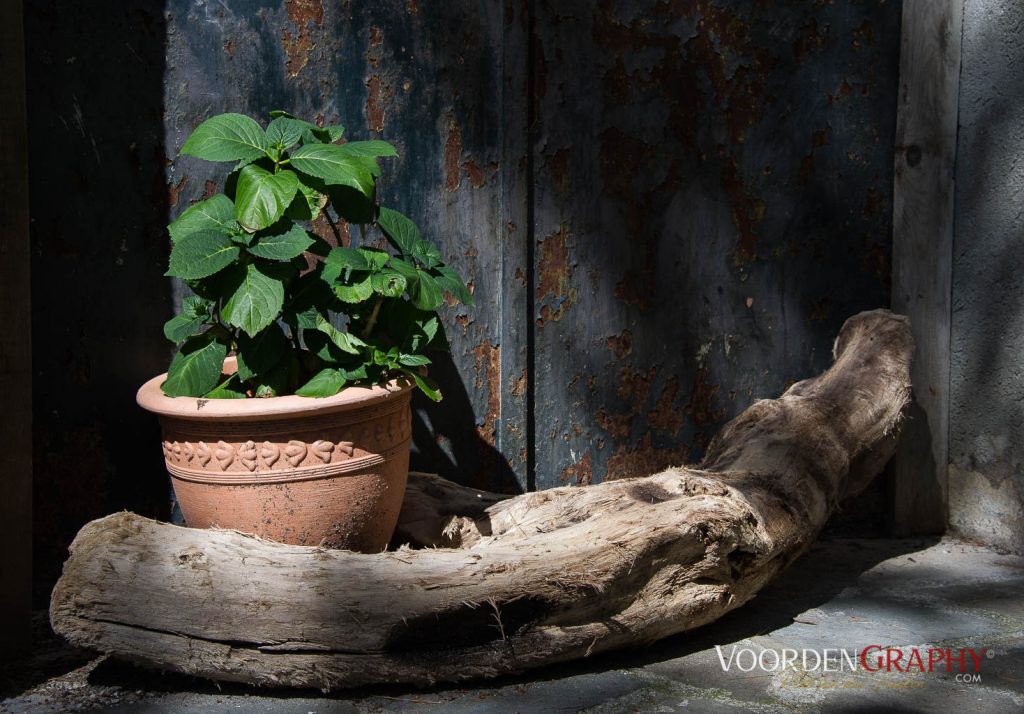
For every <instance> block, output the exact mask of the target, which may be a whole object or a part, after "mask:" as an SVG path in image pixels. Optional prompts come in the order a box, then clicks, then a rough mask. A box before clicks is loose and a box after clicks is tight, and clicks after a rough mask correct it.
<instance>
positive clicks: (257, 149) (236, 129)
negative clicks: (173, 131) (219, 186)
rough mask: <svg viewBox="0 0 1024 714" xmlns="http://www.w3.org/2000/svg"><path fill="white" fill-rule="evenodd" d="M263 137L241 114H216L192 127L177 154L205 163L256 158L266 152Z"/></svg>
mask: <svg viewBox="0 0 1024 714" xmlns="http://www.w3.org/2000/svg"><path fill="white" fill-rule="evenodd" d="M267 148H268V144H267V136H266V134H264V133H263V129H261V128H260V125H259V124H257V123H256V122H255V121H254V120H253V119H250V118H249V117H247V116H245V115H244V114H219V115H217V116H215V117H210V118H209V119H207V120H206V121H204V122H203V123H202V124H200V125H199V126H197V127H196V129H195V131H193V132H192V136H190V137H189V138H188V141H186V142H185V145H184V146H183V147H181V153H183V154H188V155H189V156H195V157H196V158H198V159H206V160H207V161H239V160H242V159H256V158H259V157H260V156H261V155H263V154H265V153H266V152H267Z"/></svg>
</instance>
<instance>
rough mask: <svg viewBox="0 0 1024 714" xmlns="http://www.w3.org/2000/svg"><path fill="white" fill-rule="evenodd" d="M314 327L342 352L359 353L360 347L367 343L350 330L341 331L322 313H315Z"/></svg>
mask: <svg viewBox="0 0 1024 714" xmlns="http://www.w3.org/2000/svg"><path fill="white" fill-rule="evenodd" d="M316 329H318V330H319V331H320V332H322V333H324V334H325V335H327V337H329V338H330V340H331V342H333V343H334V344H335V345H336V346H337V347H338V349H340V350H342V351H343V352H348V353H349V354H352V355H357V354H359V353H360V350H361V348H363V347H366V346H367V344H366V343H365V342H363V341H362V340H361V339H359V338H358V337H356V336H355V335H353V334H352V333H351V332H342V331H341V330H339V329H338V328H337V327H335V326H334V325H332V324H331V323H330V322H328V321H327V318H325V317H324V316H323V315H317V317H316Z"/></svg>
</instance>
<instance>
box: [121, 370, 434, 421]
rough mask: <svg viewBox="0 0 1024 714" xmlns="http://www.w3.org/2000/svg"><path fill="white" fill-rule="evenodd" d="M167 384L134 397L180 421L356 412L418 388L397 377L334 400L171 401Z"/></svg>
mask: <svg viewBox="0 0 1024 714" xmlns="http://www.w3.org/2000/svg"><path fill="white" fill-rule="evenodd" d="M234 371H235V358H234V357H228V358H227V359H226V360H224V372H225V373H226V374H231V373H232V372H234ZM165 381H167V373H166V372H164V373H163V374H160V375H157V376H156V377H153V378H152V379H150V380H149V381H147V382H146V383H145V384H143V385H142V386H141V387H140V388H139V391H138V393H137V394H136V395H135V401H136V402H137V403H138V405H139V406H140V407H142V408H143V409H145V410H146V411H150V412H153V413H154V414H161V415H164V416H172V417H177V418H179V419H217V418H225V417H228V418H238V419H245V418H249V417H274V416H287V415H289V414H310V413H316V412H327V411H344V410H347V409H357V408H359V407H361V406H366V405H368V404H370V403H373V402H379V401H381V400H382V399H387V398H389V397H392V396H398V395H399V394H401V393H403V392H407V391H409V390H410V389H412V388H413V387H414V386H415V385H414V383H413V381H412V380H411V379H408V378H406V377H396V378H395V379H392V380H390V381H389V382H387V383H386V384H383V385H380V384H375V385H373V386H371V387H345V388H343V389H342V390H341V391H340V392H338V393H337V394H335V395H334V396H333V397H300V396H298V395H295V394H290V395H287V396H284V397H266V398H263V399H204V398H202V397H168V396H167V395H166V394H164V393H163V390H162V389H160V387H161V385H162V384H163V383H164V382H165Z"/></svg>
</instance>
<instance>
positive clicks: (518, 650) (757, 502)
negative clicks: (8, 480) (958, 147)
mask: <svg viewBox="0 0 1024 714" xmlns="http://www.w3.org/2000/svg"><path fill="white" fill-rule="evenodd" d="M912 351H913V345H912V340H911V337H910V330H909V323H908V321H907V320H906V318H903V317H900V316H897V315H893V314H892V313H889V312H887V311H875V312H870V313H862V314H860V315H857V316H855V317H853V318H851V319H850V320H848V321H847V323H846V325H845V326H844V327H843V330H842V332H841V334H840V336H839V338H838V340H837V341H836V347H835V364H834V365H833V366H832V368H831V369H829V370H828V371H827V372H825V373H824V374H822V375H821V376H819V377H817V378H814V379H809V380H806V381H803V382H799V383H797V384H795V385H793V386H792V387H791V388H790V389H789V390H787V391H786V393H785V394H784V395H783V396H782V397H781V398H779V399H776V400H771V401H760V402H757V403H755V404H754V405H753V406H751V407H750V408H749V409H748V410H747V411H745V412H744V413H743V414H741V415H740V416H739V417H737V418H736V419H735V420H733V421H732V422H731V423H730V424H728V425H727V426H726V427H725V428H724V429H723V431H722V432H721V433H720V434H719V435H718V436H717V437H715V439H714V440H713V441H712V443H711V444H710V446H709V448H708V452H707V456H706V458H705V459H704V461H703V462H702V463H701V464H699V465H698V466H697V467H696V468H673V469H668V470H666V471H663V472H661V473H658V474H654V475H651V476H647V477H643V478H636V479H629V480H622V481H610V482H606V483H602V484H598V485H595V486H589V487H585V488H578V487H566V488H557V489H552V490H549V491H542V492H538V493H529V494H523V495H521V496H517V497H514V498H505V497H502V496H499V495H496V494H490V493H483V492H478V491H474V490H472V489H466V488H463V487H461V486H457V485H455V484H453V483H450V482H447V481H444V480H442V479H439V478H437V477H435V476H429V475H422V474H421V475H415V476H414V477H413V478H411V479H410V486H409V491H408V499H407V504H406V506H405V508H404V510H403V515H402V519H401V526H400V528H401V530H400V533H399V535H400V537H405V538H407V539H408V540H410V541H411V542H413V543H414V544H416V545H417V546H423V545H429V546H438V547H430V548H420V549H413V548H409V547H402V548H399V549H398V550H395V551H389V552H385V553H381V554H379V555H360V554H355V553H349V552H344V551H331V550H325V549H318V548H310V547H301V546H289V545H282V544H278V543H271V542H267V541H262V540H259V539H257V538H253V537H250V536H245V535H242V534H239V533H235V532H231V531H216V530H214V531H201V530H195V529H189V528H181V527H177V526H172V525H168V524H164V523H158V522H156V521H152V520H148V519H146V518H142V517H140V516H136V515H134V514H131V513H119V514H115V515H112V516H108V517H106V518H103V519H100V520H97V521H94V522H92V523H90V524H88V525H86V526H85V527H84V528H83V529H82V530H81V532H80V533H79V534H78V537H77V538H76V539H75V542H74V544H73V545H72V547H71V557H70V559H69V560H68V561H67V563H66V564H65V566H64V574H63V576H62V578H61V580H60V582H59V583H58V584H57V587H56V588H55V590H54V592H53V598H52V603H51V610H50V616H51V622H52V624H53V627H54V629H55V630H56V631H57V632H58V633H60V634H62V635H63V636H65V637H66V638H67V639H69V640H70V641H71V642H73V643H75V644H77V645H80V646H84V647H90V648H93V649H96V650H100V651H102V652H109V653H112V654H114V655H115V656H117V657H119V658H122V659H126V660H131V661H135V662H137V663H140V664H143V665H146V666H149V667H156V668H162V669H167V670H174V671H178V672H185V673H190V674H197V675H201V676H204V677H209V678H211V679H220V680H234V681H241V682H249V683H254V684H261V685H287V686H295V687H316V688H321V689H324V690H329V689H335V688H340V687H350V686H356V685H363V684H371V683H382V682H404V683H417V684H428V683H433V682H436V681H457V680H466V679H471V678H475V677H493V676H496V675H499V674H505V673H514V672H521V671H523V670H527V669H530V668H532V667H538V666H541V665H546V664H549V663H553V662H560V661H565V660H570V659H574V658H579V657H585V656H588V655H590V654H593V653H598V652H602V651H606V650H611V649H616V648H622V647H630V646H638V645H642V644H645V643H649V642H651V641H654V640H657V639H659V638H662V637H666V636H668V635H672V634H675V633H678V632H682V631H684V630H690V629H692V628H695V627H698V626H700V625H704V624H706V623H709V622H711V621H713V620H715V619H716V618H718V617H721V616H722V615H723V614H724V613H726V612H728V611H730V610H732V609H734V608H736V607H739V606H740V605H742V604H743V603H745V602H747V601H748V600H750V598H752V597H753V596H754V594H755V593H756V592H757V591H758V590H759V589H760V588H761V587H762V586H763V585H764V584H765V583H767V582H768V581H769V580H771V579H772V578H773V577H774V576H775V575H776V574H777V573H778V572H779V571H781V570H782V569H783V568H785V567H786V565H788V564H789V563H790V562H791V561H792V560H793V559H794V558H796V557H797V556H799V555H800V554H801V553H802V552H804V550H805V549H806V548H807V547H808V545H809V544H810V543H811V542H812V540H813V539H814V537H815V536H816V535H817V533H818V531H819V530H820V529H821V527H822V526H823V525H824V523H825V521H826V519H827V518H828V516H829V514H830V513H831V512H832V510H833V507H834V506H835V504H836V503H837V502H838V501H839V500H840V499H841V498H843V497H845V496H848V495H851V494H853V493H856V492H858V491H860V490H861V489H862V488H863V487H864V486H866V485H867V483H868V482H869V481H870V479H871V478H872V477H873V476H874V475H875V474H877V473H878V472H879V471H880V470H881V468H882V466H883V465H884V463H885V461H886V460H887V459H888V458H889V456H890V455H891V453H892V451H893V448H894V443H895V432H896V426H897V424H898V422H899V420H900V416H901V411H902V409H903V407H904V405H905V404H906V402H907V398H908V394H909V389H910V384H909V377H908V373H909V371H908V370H909V361H910V358H911V354H912Z"/></svg>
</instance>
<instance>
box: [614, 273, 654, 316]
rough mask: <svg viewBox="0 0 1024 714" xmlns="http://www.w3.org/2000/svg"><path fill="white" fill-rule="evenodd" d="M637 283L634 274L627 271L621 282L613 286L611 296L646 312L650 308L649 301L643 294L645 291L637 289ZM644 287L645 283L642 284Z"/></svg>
mask: <svg viewBox="0 0 1024 714" xmlns="http://www.w3.org/2000/svg"><path fill="white" fill-rule="evenodd" d="M637 282H638V279H637V275H636V273H634V272H633V271H628V272H627V273H626V275H625V276H624V277H623V278H622V280H620V281H619V282H618V283H616V284H615V290H613V291H612V294H613V295H614V296H615V297H616V298H618V299H619V300H621V301H622V302H624V303H626V304H627V305H635V306H636V307H638V308H640V310H642V311H643V310H648V309H649V308H650V307H651V299H650V297H649V296H647V295H645V294H643V293H645V292H647V290H646V289H641V288H639V287H638V286H637ZM644 285H645V286H646V285H647V283H644ZM642 290H643V292H642Z"/></svg>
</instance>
